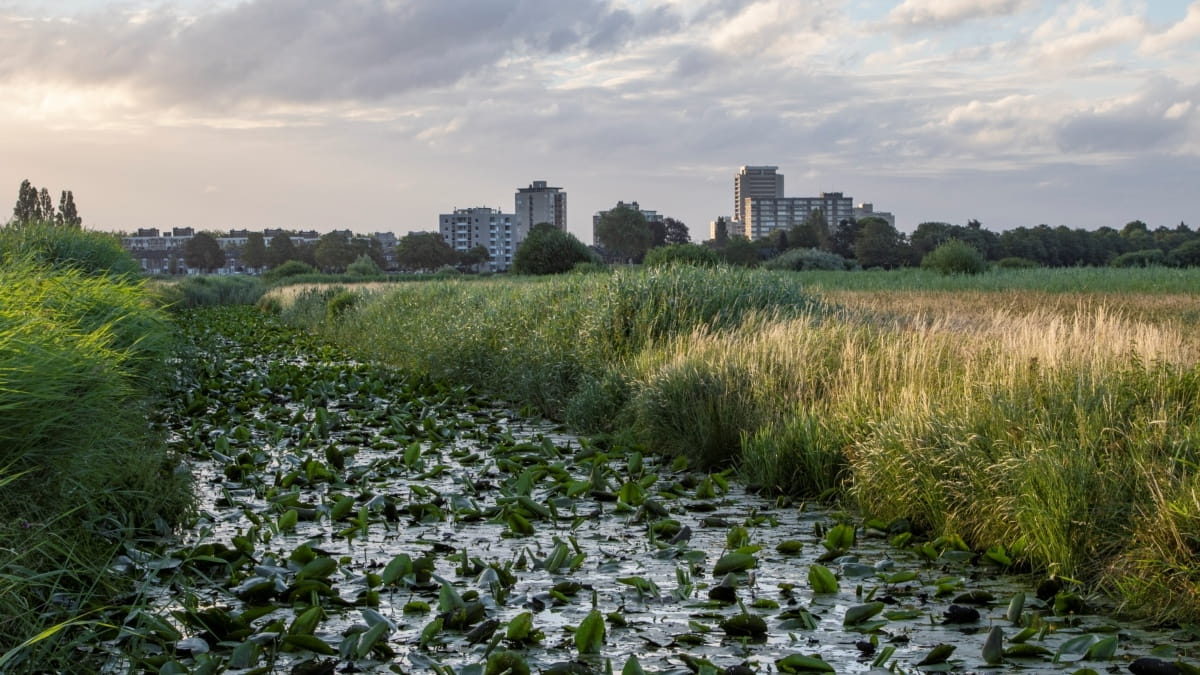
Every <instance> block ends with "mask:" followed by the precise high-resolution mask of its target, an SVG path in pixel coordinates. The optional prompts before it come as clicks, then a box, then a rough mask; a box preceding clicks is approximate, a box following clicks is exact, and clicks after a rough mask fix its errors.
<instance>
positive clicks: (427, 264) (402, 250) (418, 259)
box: [396, 232, 459, 270]
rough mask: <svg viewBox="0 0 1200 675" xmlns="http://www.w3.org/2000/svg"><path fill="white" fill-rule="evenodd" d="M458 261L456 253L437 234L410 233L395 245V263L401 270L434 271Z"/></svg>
mask: <svg viewBox="0 0 1200 675" xmlns="http://www.w3.org/2000/svg"><path fill="white" fill-rule="evenodd" d="M458 260H459V256H458V252H457V251H455V250H454V249H452V248H450V245H449V244H447V243H446V240H445V239H442V235H440V234H438V233H437V232H410V233H408V234H406V235H404V236H403V237H402V238H401V239H400V241H399V242H397V243H396V263H397V264H399V265H400V267H401V269H408V270H435V269H437V268H439V267H442V266H444V265H453V264H455V263H457V262H458Z"/></svg>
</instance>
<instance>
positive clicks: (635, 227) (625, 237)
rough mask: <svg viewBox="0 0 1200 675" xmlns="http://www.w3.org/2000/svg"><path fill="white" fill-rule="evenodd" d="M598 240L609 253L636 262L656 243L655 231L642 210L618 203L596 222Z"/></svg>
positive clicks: (623, 259)
mask: <svg viewBox="0 0 1200 675" xmlns="http://www.w3.org/2000/svg"><path fill="white" fill-rule="evenodd" d="M596 241H597V242H599V243H600V245H601V246H602V247H604V249H605V251H607V252H608V254H609V255H612V256H615V257H617V258H619V259H620V260H622V261H634V262H636V261H640V260H641V258H642V256H643V255H645V254H646V251H647V250H649V249H650V247H651V246H652V245H653V244H654V232H653V231H652V230H651V229H650V227H649V225H648V224H647V223H646V216H644V215H642V212H641V211H640V210H638V209H636V208H634V207H633V206H630V205H628V204H624V203H618V204H617V205H616V206H615V207H613V208H612V209H609V210H608V211H605V212H603V214H602V215H601V216H600V221H599V222H598V223H597V224H596Z"/></svg>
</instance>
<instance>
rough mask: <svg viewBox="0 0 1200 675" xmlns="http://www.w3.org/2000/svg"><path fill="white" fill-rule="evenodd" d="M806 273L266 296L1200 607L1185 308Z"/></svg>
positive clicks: (554, 402) (1099, 586) (434, 368)
mask: <svg viewBox="0 0 1200 675" xmlns="http://www.w3.org/2000/svg"><path fill="white" fill-rule="evenodd" d="M1056 272H1060V271H1056ZM1155 273H1156V274H1158V272H1155ZM1004 274H1006V275H1010V277H1011V278H1013V279H1016V281H1014V282H1012V283H1016V284H1018V285H1021V284H1028V283H1034V284H1037V283H1042V282H1039V281H1037V279H1034V280H1033V281H1029V280H1027V279H1025V277H1023V276H1022V275H1024V274H1030V275H1033V276H1034V277H1037V278H1041V277H1040V276H1039V275H1041V276H1045V274H1046V273H1045V272H1044V271H1042V270H1031V271H1013V272H1005V273H1004ZM1121 274H1126V273H1121ZM1147 274H1151V273H1150V272H1140V273H1136V274H1135V273H1133V272H1130V273H1128V274H1126V276H1121V279H1124V280H1125V282H1124V283H1126V284H1127V285H1131V288H1132V287H1134V286H1137V285H1138V284H1141V283H1143V282H1144V281H1146V280H1145V279H1143V277H1144V276H1146V275H1147ZM1179 274H1182V273H1179ZM872 276H873V275H872V274H870V273H864V274H861V275H857V276H856V278H857V279H866V278H870V277H872ZM985 276H988V275H985ZM1059 276H1062V275H1061V274H1060V275H1059ZM1085 276H1087V275H1085ZM1092 276H1094V274H1093V275H1092ZM1118 276H1120V275H1118ZM1134 277H1136V278H1134ZM822 278H827V277H822ZM925 278H926V279H934V278H935V277H933V276H926V277H925ZM805 279H806V277H805V276H804V275H803V274H800V275H797V274H788V273H769V272H760V271H744V270H733V269H728V268H716V269H699V268H684V267H667V268H655V269H652V270H618V271H616V272H614V273H612V274H606V275H578V276H574V277H566V278H559V279H553V280H545V281H529V280H518V281H500V280H493V281H484V282H476V283H472V284H464V283H459V282H437V283H426V284H420V285H402V286H401V287H400V288H398V289H396V290H394V291H390V292H377V293H373V294H355V297H353V298H341V299H340V300H338V307H339V309H338V310H337V311H336V312H334V311H330V301H331V299H332V298H331V296H329V295H326V294H324V293H322V292H320V291H314V292H312V293H310V294H308V295H307V296H301V297H299V298H298V299H297V300H296V301H295V302H294V303H292V304H291V305H290V306H288V307H286V308H284V310H283V316H284V318H285V319H286V320H288V321H290V322H292V323H293V324H294V325H297V326H302V327H304V328H305V329H306V330H313V331H319V332H320V333H321V334H322V335H325V336H328V337H329V338H331V339H334V340H336V341H338V342H339V343H341V344H343V345H346V346H348V347H350V348H352V349H354V350H355V352H356V353H358V354H360V355H362V356H363V357H365V358H370V359H373V360H377V361H379V362H383V363H388V364H392V365H394V366H396V367H398V368H400V369H401V370H402V371H405V372H411V373H428V374H430V375H431V376H433V377H434V378H436V379H439V380H444V381H449V382H455V383H459V384H468V385H471V386H473V387H475V388H477V390H478V391H481V392H484V393H487V394H489V395H492V396H497V397H500V398H502V399H504V400H507V401H511V402H513V403H514V404H516V405H524V406H528V407H530V409H532V410H536V411H538V412H540V413H543V414H546V415H548V416H550V417H552V418H556V419H562V420H566V421H567V422H569V423H570V424H571V426H572V427H573V428H575V429H579V430H582V431H586V432H592V433H608V434H613V435H614V436H616V437H623V438H627V439H631V440H632V442H637V443H644V444H646V445H647V447H649V448H651V449H653V450H654V451H657V452H662V453H665V454H666V455H667V456H683V457H686V458H688V460H689V461H691V463H692V465H693V466H696V467H700V468H704V469H713V470H720V469H722V468H725V467H730V466H734V467H738V468H739V469H740V471H741V475H742V476H743V477H745V478H746V479H747V480H749V481H750V482H751V483H754V484H758V485H761V486H764V487H765V488H767V489H770V490H773V491H777V492H779V493H782V494H790V495H801V496H808V497H826V498H841V499H845V500H848V503H851V504H853V505H854V506H855V507H856V508H858V509H860V510H861V511H862V512H863V513H865V514H867V515H869V516H874V517H879V518H882V519H883V520H885V521H891V520H894V519H899V518H904V519H906V520H907V521H908V522H910V523H911V524H912V526H913V528H914V529H915V530H916V531H918V532H922V533H927V534H929V535H931V536H934V537H936V536H960V537H962V538H963V540H964V541H966V542H967V543H968V544H969V545H970V546H971V547H972V548H973V549H975V550H977V551H985V550H989V549H991V548H993V547H1003V549H1004V550H1005V551H1006V552H1007V555H1010V556H1011V557H1012V558H1013V560H1014V562H1015V563H1016V564H1017V565H1018V566H1021V567H1023V568H1029V569H1037V570H1042V571H1046V572H1050V573H1054V574H1058V575H1062V576H1065V577H1069V578H1076V579H1080V580H1083V581H1085V582H1086V583H1087V585H1088V589H1089V590H1092V591H1100V590H1103V591H1107V592H1110V593H1113V594H1115V595H1116V596H1117V597H1118V598H1119V599H1120V600H1122V601H1123V602H1124V609H1125V610H1127V611H1130V612H1133V613H1140V614H1146V615H1154V616H1156V617H1157V618H1160V619H1176V620H1189V621H1190V620H1195V619H1196V618H1198V617H1200V600H1198V599H1200V593H1198V589H1200V586H1198V585H1197V584H1200V570H1198V569H1197V568H1196V566H1195V564H1194V561H1193V551H1192V549H1191V546H1190V545H1189V544H1188V543H1187V542H1189V541H1194V540H1195V538H1196V537H1197V536H1200V528H1198V525H1197V524H1198V523H1200V509H1198V508H1197V506H1196V504H1198V503H1200V499H1197V497H1196V492H1195V485H1194V478H1193V473H1194V472H1193V468H1194V466H1195V462H1196V460H1197V457H1196V449H1197V447H1198V443H1197V441H1198V439H1200V426H1198V425H1200V422H1198V420H1200V415H1198V414H1197V413H1200V409H1198V406H1200V388H1198V386H1197V382H1198V381H1200V373H1198V371H1197V367H1196V363H1197V354H1198V349H1197V347H1198V345H1197V342H1196V340H1195V339H1194V336H1193V335H1192V334H1191V332H1190V331H1188V330H1187V329H1186V327H1185V326H1182V325H1181V324H1180V323H1179V322H1177V321H1158V322H1153V323H1147V322H1143V321H1139V320H1135V319H1131V318H1127V317H1125V316H1123V315H1121V314H1116V313H1112V312H1109V311H1107V310H1105V308H1104V307H1095V306H1091V307H1080V308H1077V311H1073V312H1067V313H1048V312H1044V311H1037V310H1033V311H1029V312H1024V313H1008V314H1002V315H998V316H997V317H995V318H994V320H991V321H982V322H981V321H979V320H978V317H977V316H972V317H970V320H969V321H957V320H955V318H954V317H943V318H941V319H938V320H913V319H914V318H915V317H907V318H906V319H905V320H896V319H895V318H887V319H884V318H880V317H879V316H878V315H860V314H856V313H853V312H839V311H834V310H831V309H829V308H828V307H827V305H824V304H823V303H821V302H819V300H818V299H817V297H816V296H814V295H810V294H809V293H808V292H807V291H806V287H805V286H804V280H805ZM1088 279H1091V276H1087V279H1084V281H1087V280H1088ZM1121 279H1117V280H1115V281H1114V283H1117V284H1120V283H1123V282H1122V281H1121ZM1139 280H1140V281H1139ZM1092 281H1095V282H1096V283H1097V284H1098V283H1099V280H1092ZM1192 281H1194V278H1192ZM848 283H851V282H848ZM853 283H857V282H853ZM863 283H866V282H863ZM930 283H937V284H945V283H949V282H945V281H937V282H934V281H930ZM957 283H960V284H961V283H963V282H961V281H960V282H957ZM980 283H995V280H990V279H989V280H986V281H983V282H980ZM1044 283H1046V284H1053V283H1057V282H1055V281H1054V280H1053V279H1048V280H1044ZM1089 283H1090V282H1089ZM1076 289H1077V290H1078V287H1076ZM1048 290H1052V289H1048ZM1085 290H1086V289H1085Z"/></svg>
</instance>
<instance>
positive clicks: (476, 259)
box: [462, 244, 492, 272]
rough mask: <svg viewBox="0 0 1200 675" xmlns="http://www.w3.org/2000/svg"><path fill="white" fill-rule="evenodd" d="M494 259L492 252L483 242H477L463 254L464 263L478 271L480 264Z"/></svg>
mask: <svg viewBox="0 0 1200 675" xmlns="http://www.w3.org/2000/svg"><path fill="white" fill-rule="evenodd" d="M491 259H492V252H491V251H489V250H488V248H487V247H486V246H484V245H483V244H476V245H474V246H472V247H471V248H470V249H468V250H467V252H466V253H463V254H462V261H463V264H464V265H469V266H470V267H471V269H473V270H475V271H476V272H478V271H479V266H480V265H482V264H483V263H485V262H487V261H489V260H491Z"/></svg>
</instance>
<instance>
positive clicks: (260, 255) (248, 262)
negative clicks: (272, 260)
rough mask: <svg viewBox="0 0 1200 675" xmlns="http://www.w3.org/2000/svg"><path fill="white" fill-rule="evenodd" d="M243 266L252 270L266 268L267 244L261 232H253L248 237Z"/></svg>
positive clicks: (243, 249)
mask: <svg viewBox="0 0 1200 675" xmlns="http://www.w3.org/2000/svg"><path fill="white" fill-rule="evenodd" d="M242 265H244V266H246V267H249V268H251V269H261V268H263V267H266V265H267V244H266V242H265V241H264V240H263V236H262V233H261V232H251V233H250V234H249V236H247V237H246V245H245V246H243V247H242Z"/></svg>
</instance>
